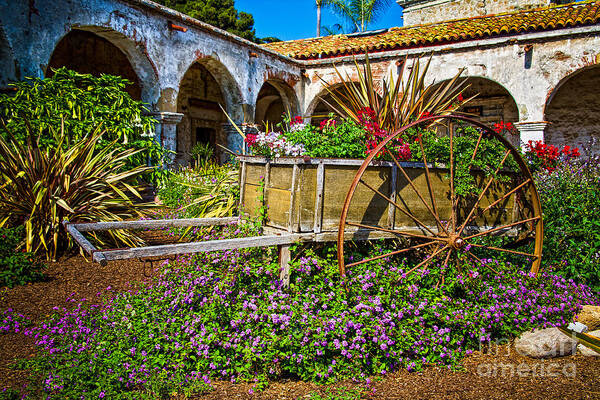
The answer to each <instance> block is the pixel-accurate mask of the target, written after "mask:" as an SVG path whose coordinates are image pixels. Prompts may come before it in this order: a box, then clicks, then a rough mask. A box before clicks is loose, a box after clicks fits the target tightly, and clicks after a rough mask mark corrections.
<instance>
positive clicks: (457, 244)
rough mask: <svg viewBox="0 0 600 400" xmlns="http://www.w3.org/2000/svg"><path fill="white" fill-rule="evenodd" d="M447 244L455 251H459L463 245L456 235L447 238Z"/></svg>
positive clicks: (463, 242)
mask: <svg viewBox="0 0 600 400" xmlns="http://www.w3.org/2000/svg"><path fill="white" fill-rule="evenodd" d="M448 244H449V245H450V246H451V247H453V248H454V249H455V250H460V249H461V248H462V247H463V246H464V245H465V241H464V240H463V238H461V237H460V236H458V235H450V237H448Z"/></svg>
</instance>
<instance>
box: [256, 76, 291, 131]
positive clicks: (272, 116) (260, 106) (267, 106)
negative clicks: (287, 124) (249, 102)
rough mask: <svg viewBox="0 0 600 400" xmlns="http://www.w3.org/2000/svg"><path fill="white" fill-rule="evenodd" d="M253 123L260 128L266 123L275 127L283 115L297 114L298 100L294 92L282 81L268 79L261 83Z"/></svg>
mask: <svg viewBox="0 0 600 400" xmlns="http://www.w3.org/2000/svg"><path fill="white" fill-rule="evenodd" d="M254 109H255V113H254V121H255V123H257V124H259V125H261V126H262V124H263V123H266V122H268V123H269V125H276V124H278V123H280V122H281V121H282V115H283V114H284V113H288V112H289V113H291V114H292V115H297V114H298V113H299V106H298V98H297V97H296V93H295V92H294V90H293V89H292V88H291V87H290V86H289V85H288V84H287V83H285V82H284V81H282V80H279V79H269V80H267V81H265V82H264V83H263V85H262V86H261V88H260V90H259V92H258V95H257V97H256V101H255V107H254Z"/></svg>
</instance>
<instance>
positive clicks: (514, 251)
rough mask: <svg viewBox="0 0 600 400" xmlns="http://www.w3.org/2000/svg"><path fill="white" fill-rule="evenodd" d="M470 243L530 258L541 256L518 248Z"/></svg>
mask: <svg viewBox="0 0 600 400" xmlns="http://www.w3.org/2000/svg"><path fill="white" fill-rule="evenodd" d="M469 245H471V246H474V247H480V248H483V249H489V250H496V251H503V252H506V253H512V254H519V255H522V256H526V257H530V258H538V257H539V256H537V255H535V254H529V253H524V252H522V251H516V250H509V249H503V248H501V247H493V246H484V245H482V244H475V243H469Z"/></svg>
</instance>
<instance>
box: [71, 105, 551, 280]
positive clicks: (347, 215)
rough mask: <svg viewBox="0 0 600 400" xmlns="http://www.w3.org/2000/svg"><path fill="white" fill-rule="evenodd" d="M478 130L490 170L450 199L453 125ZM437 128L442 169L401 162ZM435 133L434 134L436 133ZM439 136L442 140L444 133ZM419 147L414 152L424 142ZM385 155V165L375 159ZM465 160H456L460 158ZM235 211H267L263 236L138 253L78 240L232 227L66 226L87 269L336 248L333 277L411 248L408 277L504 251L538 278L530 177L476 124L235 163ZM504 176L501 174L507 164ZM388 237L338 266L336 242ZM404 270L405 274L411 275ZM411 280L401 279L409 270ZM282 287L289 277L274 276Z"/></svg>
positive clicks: (504, 144)
mask: <svg viewBox="0 0 600 400" xmlns="http://www.w3.org/2000/svg"><path fill="white" fill-rule="evenodd" d="M456 123H460V124H469V125H471V126H473V127H475V128H477V132H478V137H477V138H475V139H476V144H475V146H474V150H473V152H472V154H470V157H469V159H470V160H471V162H473V161H474V160H476V159H477V157H478V154H479V153H478V151H480V144H481V143H482V139H484V138H485V139H486V141H487V140H489V139H494V143H496V144H497V146H499V147H500V148H502V154H503V158H502V160H501V161H500V162H499V163H498V164H497V165H493V166H490V165H487V166H483V167H486V168H482V166H481V165H478V166H477V167H472V165H474V164H473V163H470V164H469V165H468V166H467V167H466V169H465V168H462V169H461V171H462V173H463V174H464V173H465V171H466V173H468V174H470V175H471V176H472V177H473V178H474V180H475V182H476V183H477V187H478V192H477V193H474V194H471V195H469V196H459V195H457V190H456V187H455V184H456V173H457V170H458V167H459V166H457V165H456V157H455V156H456V151H459V150H457V148H455V142H456V140H455V129H454V127H455V125H454V124H456ZM419 125H420V126H427V128H428V129H434V125H436V126H437V125H440V126H443V129H442V130H440V131H439V132H440V133H439V134H440V135H442V134H446V135H448V136H449V150H450V159H449V162H448V165H442V164H437V165H436V164H433V163H430V162H428V161H427V159H426V158H425V156H424V155H423V157H422V162H401V161H399V160H398V158H397V156H396V155H395V154H396V153H395V151H394V146H395V145H396V144H397V140H398V138H399V137H401V135H402V134H403V132H404V131H405V130H407V129H411V128H415V127H417V126H419ZM435 129H438V128H435ZM444 132H445V133H444ZM418 141H419V143H420V144H421V153H422V154H425V152H424V151H423V139H422V136H421V135H420V134H419V137H418ZM381 153H384V154H386V155H387V156H388V160H390V161H377V160H375V156H376V155H377V154H381ZM462 158H463V159H464V157H462ZM238 159H239V162H240V166H241V168H240V209H241V210H242V211H243V214H242V215H243V216H245V215H248V216H250V217H258V216H259V215H260V214H261V212H263V211H261V210H264V208H266V222H265V224H264V235H263V236H259V237H249V238H242V239H226V240H216V241H208V242H194V243H179V244H172V245H161V246H150V247H141V248H128V249H113V250H97V249H95V248H94V246H92V245H91V243H90V242H89V241H87V239H86V238H85V237H83V235H82V234H81V232H84V231H97V230H107V229H118V228H119V229H128V228H129V229H134V228H138V229H139V228H149V227H154V228H163V227H167V226H178V227H183V226H201V225H204V226H206V225H222V224H226V223H231V222H232V221H233V219H232V218H218V219H187V220H165V221H126V222H110V223H97V224H67V225H66V226H67V229H68V230H69V232H70V233H71V234H72V235H73V237H74V238H75V239H76V240H77V241H78V242H79V244H80V245H81V246H82V248H83V249H84V250H86V251H87V252H88V253H89V254H91V255H92V256H93V259H94V261H97V262H101V263H105V262H106V261H111V260H118V259H124V258H141V257H152V256H161V257H165V256H171V255H175V254H182V253H194V252H202V251H212V250H224V249H233V248H244V247H257V246H274V245H277V246H279V247H280V259H281V263H282V265H283V266H284V267H285V266H286V265H287V261H288V260H289V250H288V249H289V244H291V243H294V242H298V241H315V242H324V241H337V242H338V261H339V266H340V273H341V274H342V275H345V271H346V268H348V267H352V266H354V265H357V264H361V263H364V262H369V261H372V260H376V259H380V258H384V257H391V256H395V255H397V254H401V253H405V252H409V251H413V250H420V251H426V254H428V257H426V258H425V259H424V260H423V261H422V262H420V263H418V264H417V265H416V266H415V267H414V268H413V269H412V270H415V269H416V268H419V267H427V265H428V264H430V263H431V262H433V261H434V260H438V261H442V260H443V262H445V263H448V261H449V260H450V258H451V257H452V256H453V255H454V256H457V257H463V256H464V257H470V258H472V259H473V260H476V261H481V260H480V259H479V258H478V257H477V256H476V255H475V254H473V253H474V251H473V250H475V249H485V250H486V251H491V252H501V253H510V254H512V255H516V256H521V257H523V258H524V259H526V260H528V262H530V265H531V271H532V272H534V273H537V271H538V268H539V265H540V261H541V251H542V237H543V227H542V213H541V207H540V203H539V198H538V195H537V191H536V188H535V185H534V183H533V178H532V176H531V173H530V171H529V169H528V168H527V165H526V164H525V162H524V160H523V159H522V158H521V156H520V154H519V152H518V151H517V150H516V149H515V148H514V147H513V146H512V145H511V144H510V143H509V142H508V141H507V140H506V139H504V138H503V137H502V136H501V135H500V134H499V133H497V132H495V131H494V130H492V129H490V128H489V127H487V126H485V125H483V124H481V123H479V122H478V121H476V120H473V119H469V118H466V117H462V116H432V117H428V118H423V119H421V120H419V121H417V122H414V123H412V124H410V125H408V126H406V127H404V128H403V129H401V130H399V131H398V132H396V133H394V134H392V135H390V136H388V137H387V138H386V139H385V140H383V141H382V142H381V143H380V144H379V146H378V147H377V148H376V149H375V150H374V151H373V152H371V153H370V155H369V156H368V157H367V158H366V159H364V160H350V159H315V158H309V157H295V158H277V159H267V158H264V157H255V156H239V157H238ZM509 159H512V161H511V163H512V166H513V167H512V168H511V169H507V168H506V167H505V164H507V163H506V162H507V160H509ZM497 235H503V236H504V237H507V238H509V240H507V241H504V242H503V243H502V245H500V246H498V247H496V246H490V245H489V244H486V243H487V242H481V240H480V239H481V238H484V237H488V236H497ZM379 238H396V239H400V240H399V241H398V247H397V248H395V249H393V250H390V251H389V252H388V253H385V254H380V255H378V256H375V257H372V258H367V259H363V260H352V261H353V262H351V263H347V262H348V260H346V259H345V256H344V252H345V243H346V242H348V241H356V240H370V239H379ZM524 241H532V242H533V246H532V248H533V251H532V252H531V253H528V252H523V251H519V250H515V249H514V248H515V243H523V242H524ZM412 270H411V271H412ZM409 272H410V271H409ZM282 278H283V279H289V272H288V270H287V268H283V272H282Z"/></svg>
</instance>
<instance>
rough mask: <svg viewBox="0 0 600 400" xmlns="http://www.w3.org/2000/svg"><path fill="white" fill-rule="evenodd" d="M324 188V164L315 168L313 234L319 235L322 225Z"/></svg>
mask: <svg viewBox="0 0 600 400" xmlns="http://www.w3.org/2000/svg"><path fill="white" fill-rule="evenodd" d="M324 187H325V164H323V163H319V165H318V166H317V191H316V193H315V213H314V216H315V220H314V228H313V230H314V232H315V233H321V225H322V223H323V189H324Z"/></svg>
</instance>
